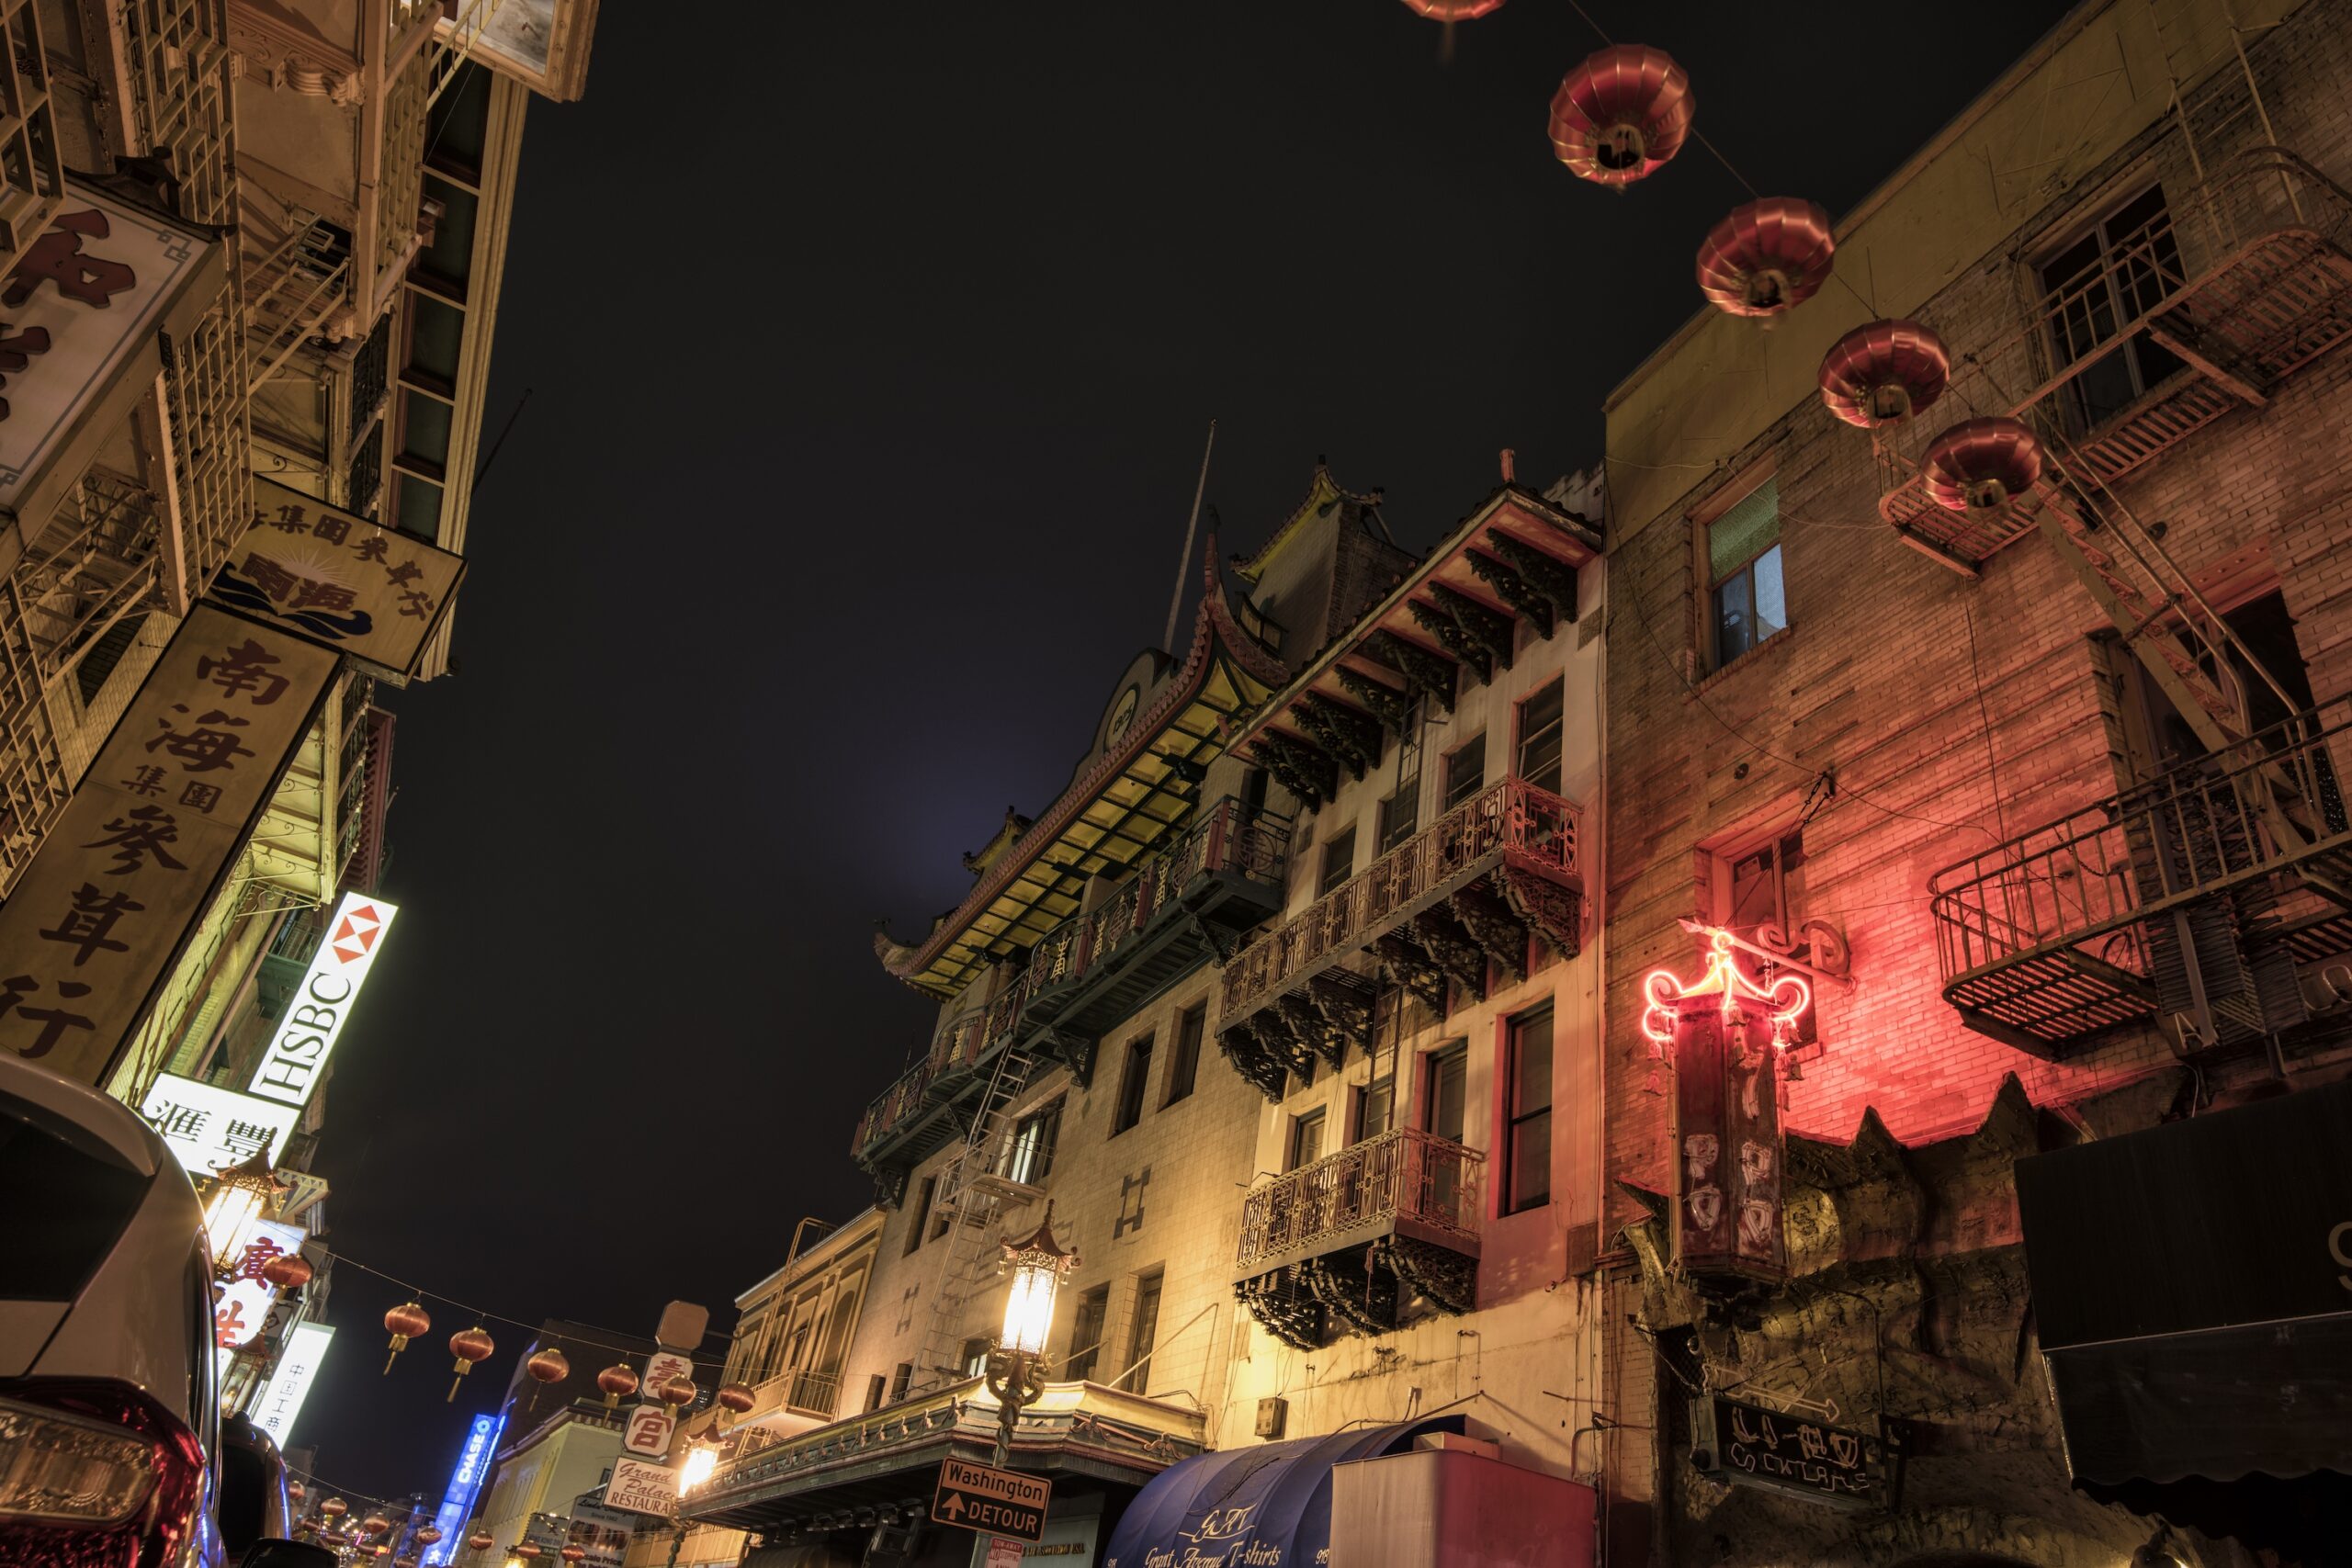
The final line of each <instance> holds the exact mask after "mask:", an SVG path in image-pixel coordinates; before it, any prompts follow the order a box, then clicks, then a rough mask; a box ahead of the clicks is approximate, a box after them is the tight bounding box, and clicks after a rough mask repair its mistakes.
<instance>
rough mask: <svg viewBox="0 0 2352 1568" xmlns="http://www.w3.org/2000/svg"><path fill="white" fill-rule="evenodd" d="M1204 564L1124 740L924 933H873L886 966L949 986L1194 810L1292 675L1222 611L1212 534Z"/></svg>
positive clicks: (1013, 947) (1032, 934)
mask: <svg viewBox="0 0 2352 1568" xmlns="http://www.w3.org/2000/svg"><path fill="white" fill-rule="evenodd" d="M1204 575H1205V579H1206V588H1207V591H1206V592H1204V593H1203V595H1202V597H1201V608H1200V613H1199V614H1198V615H1196V616H1195V617H1194V618H1193V641H1192V647H1191V649H1190V651H1189V652H1187V653H1186V654H1185V656H1184V662H1183V665H1182V668H1180V669H1179V670H1178V671H1176V672H1175V673H1174V674H1173V675H1171V676H1170V677H1169V679H1168V680H1167V681H1166V682H1164V683H1163V684H1162V686H1161V688H1160V692H1159V696H1158V697H1156V698H1155V699H1153V702H1152V705H1151V706H1150V707H1149V708H1148V709H1147V710H1145V711H1144V712H1143V713H1141V714H1139V715H1137V716H1136V722H1135V725H1134V728H1132V729H1130V730H1129V731H1128V734H1127V738H1126V739H1125V741H1124V742H1122V743H1121V744H1120V745H1119V746H1118V747H1116V748H1115V749H1114V750H1111V751H1108V752H1106V753H1104V755H1103V757H1102V758H1100V759H1099V760H1098V761H1096V762H1095V764H1094V765H1093V766H1092V767H1091V768H1089V769H1088V770H1087V771H1086V773H1084V774H1082V775H1081V776H1080V778H1079V779H1078V780H1077V781H1076V782H1074V783H1073V784H1071V785H1070V787H1069V789H1067V790H1065V791H1063V792H1062V795H1061V798H1060V799H1058V800H1057V801H1055V802H1054V804H1053V806H1052V807H1050V808H1049V809H1048V810H1046V812H1045V813H1044V814H1043V815H1042V816H1040V817H1039V818H1037V820H1036V822H1035V824H1033V825H1032V826H1031V827H1030V829H1029V830H1028V831H1027V832H1026V833H1024V834H1023V835H1022V836H1021V839H1020V840H1019V841H1018V842H1016V843H1014V844H1013V846H1012V848H1011V849H1010V850H1009V851H1007V852H1005V853H1004V854H1003V855H1001V856H1000V857H999V858H998V860H997V861H996V863H994V864H993V865H991V866H990V867H989V870H988V872H987V874H985V875H983V876H982V877H981V878H980V881H979V883H978V886H975V887H974V888H973V889H972V892H971V894H970V896H969V897H967V898H966V899H965V900H964V902H963V903H962V904H960V905H958V906H957V907H956V910H955V912H954V913H952V914H950V915H949V916H948V917H947V918H946V919H944V920H942V921H940V923H939V924H938V925H937V926H936V927H935V928H934V929H933V931H932V932H931V934H930V935H929V936H928V937H926V938H925V939H924V940H923V941H922V942H921V943H920V944H914V945H908V946H899V945H897V944H894V943H891V942H888V939H887V938H883V939H878V940H877V941H876V951H877V952H878V953H880V955H881V958H882V964H883V967H884V968H886V969H888V970H889V972H890V973H891V974H893V975H895V976H898V977H899V979H901V980H904V981H906V982H907V983H908V984H909V985H910V986H913V987H915V988H916V989H918V990H921V991H925V992H928V993H930V994H931V995H933V996H936V997H942V998H945V997H951V996H954V995H955V994H956V993H957V992H958V991H960V990H962V989H963V988H964V987H966V986H967V985H968V984H970V983H971V981H972V979H973V978H974V977H975V976H978V974H979V973H980V972H981V970H982V969H983V968H985V967H986V966H987V965H988V964H989V963H991V962H993V961H994V960H996V959H999V958H1003V957H1008V956H1010V955H1012V953H1018V952H1021V951H1023V949H1026V948H1028V947H1030V946H1031V945H1033V944H1034V943H1035V942H1036V941H1037V939H1038V938H1040V937H1042V936H1044V935H1045V934H1046V932H1047V931H1052V930H1053V929H1054V927H1056V926H1057V925H1059V924H1060V923H1061V922H1062V921H1063V920H1065V919H1069V917H1070V916H1071V915H1074V914H1076V913H1077V912H1078V908H1079V903H1080V899H1081V897H1083V896H1084V893H1085V889H1086V885H1087V883H1088V882H1089V881H1090V880H1091V879H1092V878H1094V877H1096V876H1101V875H1103V874H1111V875H1114V876H1115V875H1118V874H1121V873H1123V872H1124V871H1125V868H1126V867H1128V866H1131V865H1133V864H1134V863H1136V861H1137V860H1139V859H1141V858H1142V857H1143V856H1145V855H1147V854H1148V853H1150V852H1152V851H1153V850H1154V849H1155V848H1157V847H1158V846H1159V843H1160V841H1161V840H1164V839H1165V838H1167V836H1168V835H1169V833H1170V830H1171V829H1174V828H1177V827H1179V826H1182V823H1183V822H1184V821H1185V820H1186V818H1188V817H1189V816H1190V815H1191V812H1192V809H1193V802H1194V799H1195V796H1196V793H1197V790H1198V778H1199V770H1200V769H1201V768H1202V767H1204V766H1205V765H1206V764H1207V763H1208V762H1209V761H1211V760H1212V759H1213V758H1215V757H1216V756H1218V755H1219V754H1220V753H1222V752H1223V751H1224V750H1225V749H1226V747H1227V738H1228V737H1229V735H1230V734H1231V732H1232V727H1233V725H1234V723H1235V722H1236V721H1237V720H1238V719H1240V718H1242V717H1244V716H1247V715H1249V714H1251V713H1254V712H1255V711H1256V710H1257V708H1258V705H1260V704H1261V703H1262V702H1264V701H1265V700H1266V697H1267V694H1269V693H1271V692H1272V691H1273V690H1275V689H1276V688H1277V687H1279V686H1281V685H1282V684H1283V682H1285V681H1287V680H1288V679H1289V677H1290V672H1289V671H1287V670H1285V669H1284V668H1283V664H1282V661H1281V660H1277V659H1276V658H1275V657H1274V656H1273V655H1272V654H1271V653H1269V652H1267V651H1266V650H1265V649H1262V648H1261V647H1260V646H1259V645H1258V644H1257V643H1256V642H1255V641H1254V640H1253V639H1252V638H1251V637H1250V636H1249V634H1248V633H1246V632H1244V631H1242V630H1241V628H1240V627H1239V626H1237V625H1235V623H1234V620H1233V617H1232V615H1231V614H1230V613H1229V612H1228V611H1227V608H1226V604H1225V591H1224V587H1223V585H1222V584H1221V583H1220V582H1219V581H1217V574H1216V537H1215V536H1210V538H1209V541H1208V555H1207V561H1206V563H1205V567H1204ZM1188 775H1189V776H1188Z"/></svg>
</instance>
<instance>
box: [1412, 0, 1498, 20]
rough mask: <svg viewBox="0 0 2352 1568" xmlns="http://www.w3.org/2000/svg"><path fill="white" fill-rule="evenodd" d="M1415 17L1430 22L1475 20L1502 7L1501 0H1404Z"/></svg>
mask: <svg viewBox="0 0 2352 1568" xmlns="http://www.w3.org/2000/svg"><path fill="white" fill-rule="evenodd" d="M1405 5H1406V7H1407V8H1408V9H1409V10H1410V11H1411V12H1412V13H1413V14H1414V15H1415V16H1417V17H1428V18H1429V19H1430V21H1432V22H1475V21H1476V20H1477V19H1478V18H1479V17H1483V16H1485V15H1486V14H1487V12H1489V11H1499V10H1501V9H1502V8H1503V0H1405Z"/></svg>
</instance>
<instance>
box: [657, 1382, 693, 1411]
mask: <svg viewBox="0 0 2352 1568" xmlns="http://www.w3.org/2000/svg"><path fill="white" fill-rule="evenodd" d="M701 1392H702V1391H701V1390H700V1389H698V1388H696V1387H695V1380H694V1379H692V1378H688V1377H675V1378H672V1379H671V1380H670V1381H669V1382H665V1383H663V1384H662V1386H661V1387H660V1388H658V1389H655V1390H654V1391H653V1393H654V1397H655V1398H657V1399H659V1400H661V1402H662V1404H664V1405H666V1406H667V1407H668V1408H669V1411H670V1414H671V1415H673V1416H675V1415H676V1414H677V1413H678V1407H679V1406H680V1405H682V1404H693V1403H694V1402H695V1394H697V1393H701Z"/></svg>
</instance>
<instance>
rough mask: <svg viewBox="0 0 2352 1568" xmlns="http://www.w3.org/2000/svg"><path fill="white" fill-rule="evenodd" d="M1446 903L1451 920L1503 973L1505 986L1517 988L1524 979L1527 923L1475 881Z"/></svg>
mask: <svg viewBox="0 0 2352 1568" xmlns="http://www.w3.org/2000/svg"><path fill="white" fill-rule="evenodd" d="M1448 902H1450V903H1451V904H1452V905H1453V916H1454V919H1458V920H1460V921H1461V922H1462V925H1463V929H1464V930H1465V931H1468V932H1469V933H1470V939H1471V940H1472V941H1473V942H1476V943H1477V944H1478V947H1479V951H1481V952H1483V953H1485V954H1486V955H1487V957H1488V958H1489V959H1491V960H1493V962H1494V964H1495V967H1496V968H1498V969H1499V970H1501V971H1502V972H1503V975H1504V976H1505V979H1506V983H1508V984H1510V985H1517V984H1518V983H1519V982H1520V981H1521V980H1524V979H1526V978H1527V922H1526V921H1524V920H1522V919H1520V918H1519V916H1518V915H1517V914H1516V913H1515V912H1514V911H1513V910H1512V909H1511V907H1510V905H1509V904H1506V903H1504V902H1503V900H1502V899H1500V898H1498V897H1496V896H1495V895H1494V894H1493V893H1490V892H1488V891H1487V889H1486V888H1485V887H1484V886H1480V885H1479V884H1477V883H1475V882H1474V883H1472V884H1471V885H1469V886H1466V887H1462V888H1459V889H1456V890H1455V892H1454V895H1453V897H1452V898H1451V899H1450V900H1448Z"/></svg>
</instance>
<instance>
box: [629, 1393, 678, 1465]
mask: <svg viewBox="0 0 2352 1568" xmlns="http://www.w3.org/2000/svg"><path fill="white" fill-rule="evenodd" d="M677 1427H678V1418H677V1417H676V1416H673V1415H671V1414H670V1413H669V1412H668V1411H666V1410H664V1409H662V1407H661V1406H660V1405H658V1404H634V1405H631V1406H630V1407H629V1412H628V1420H627V1422H626V1423H625V1424H624V1426H623V1427H622V1432H621V1447H623V1448H625V1449H627V1450H628V1451H629V1452H631V1453H633V1454H645V1455H647V1456H649V1457H650V1458H652V1459H660V1458H661V1457H662V1455H664V1454H666V1453H668V1452H669V1451H670V1434H671V1433H672V1432H673V1431H675V1430H677Z"/></svg>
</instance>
